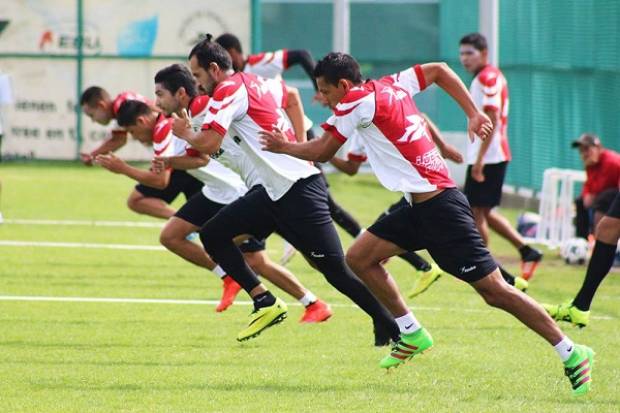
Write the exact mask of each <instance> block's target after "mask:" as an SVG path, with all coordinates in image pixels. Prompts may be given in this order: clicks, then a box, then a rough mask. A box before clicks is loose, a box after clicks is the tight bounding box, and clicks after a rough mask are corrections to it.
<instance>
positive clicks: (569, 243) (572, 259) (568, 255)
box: [560, 238, 588, 265]
mask: <svg viewBox="0 0 620 413" xmlns="http://www.w3.org/2000/svg"><path fill="white" fill-rule="evenodd" d="M560 256H561V257H562V258H564V262H566V263H567V264H572V265H575V264H579V265H583V264H585V263H586V259H587V258H588V241H586V240H585V239H583V238H570V239H567V240H566V241H564V242H563V243H562V246H561V247H560Z"/></svg>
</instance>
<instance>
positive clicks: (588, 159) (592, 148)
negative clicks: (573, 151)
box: [579, 145, 602, 166]
mask: <svg viewBox="0 0 620 413" xmlns="http://www.w3.org/2000/svg"><path fill="white" fill-rule="evenodd" d="M601 150H602V149H601V147H600V146H596V145H581V146H580V147H579V156H581V160H582V161H583V164H584V165H585V166H592V165H596V164H597V163H598V161H599V159H600V157H601Z"/></svg>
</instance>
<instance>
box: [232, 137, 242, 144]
mask: <svg viewBox="0 0 620 413" xmlns="http://www.w3.org/2000/svg"><path fill="white" fill-rule="evenodd" d="M233 141H235V143H236V144H237V145H241V138H240V137H238V136H237V135H235V136H233Z"/></svg>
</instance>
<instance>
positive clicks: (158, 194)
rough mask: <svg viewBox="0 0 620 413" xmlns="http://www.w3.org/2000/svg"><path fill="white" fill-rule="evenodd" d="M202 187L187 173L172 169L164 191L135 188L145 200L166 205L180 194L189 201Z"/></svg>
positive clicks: (140, 185) (144, 186) (142, 186)
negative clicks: (153, 199) (154, 199)
mask: <svg viewBox="0 0 620 413" xmlns="http://www.w3.org/2000/svg"><path fill="white" fill-rule="evenodd" d="M203 186H204V183H203V182H201V181H199V180H198V179H196V178H194V177H193V176H191V175H190V174H188V173H187V172H185V171H179V170H176V169H173V170H172V173H171V174H170V181H169V182H168V186H167V187H165V188H164V189H157V188H152V187H150V186H146V185H142V184H138V185H136V187H135V188H136V191H138V192H140V193H141V194H142V195H144V196H145V197H147V198H158V199H161V200H162V201H164V202H165V203H167V204H171V203H172V201H174V200H175V199H176V197H177V196H179V194H180V193H183V195H185V199H190V198H191V197H192V196H193V195H194V194H195V193H196V192H200V190H201V189H202V187H203Z"/></svg>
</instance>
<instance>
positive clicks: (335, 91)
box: [316, 76, 350, 109]
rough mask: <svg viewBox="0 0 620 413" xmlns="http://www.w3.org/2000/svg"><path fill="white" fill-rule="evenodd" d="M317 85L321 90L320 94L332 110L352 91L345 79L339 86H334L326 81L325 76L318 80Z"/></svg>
mask: <svg viewBox="0 0 620 413" xmlns="http://www.w3.org/2000/svg"><path fill="white" fill-rule="evenodd" d="M316 85H317V86H318V88H319V92H320V93H321V95H323V97H324V98H325V100H327V104H328V105H329V107H330V108H332V109H333V108H335V107H336V105H337V104H338V102H340V101H341V100H342V98H343V97H344V95H346V94H347V92H348V91H349V89H350V88H349V87H348V84H347V81H346V80H344V79H341V80H340V81H339V82H338V84H337V85H333V84H331V83H329V82H328V81H326V80H325V78H324V77H323V76H319V77H317V78H316Z"/></svg>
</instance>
